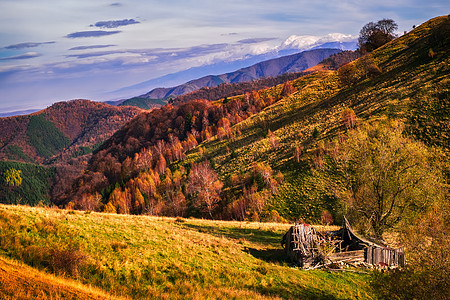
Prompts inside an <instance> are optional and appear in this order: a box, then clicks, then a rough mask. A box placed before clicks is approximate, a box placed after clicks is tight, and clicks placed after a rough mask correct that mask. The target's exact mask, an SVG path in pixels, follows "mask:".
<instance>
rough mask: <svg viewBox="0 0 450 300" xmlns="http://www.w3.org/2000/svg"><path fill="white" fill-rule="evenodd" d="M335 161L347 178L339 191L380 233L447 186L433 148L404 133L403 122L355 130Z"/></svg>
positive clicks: (351, 210)
mask: <svg viewBox="0 0 450 300" xmlns="http://www.w3.org/2000/svg"><path fill="white" fill-rule="evenodd" d="M336 161H337V165H338V169H339V170H340V173H339V174H340V175H341V179H342V183H343V185H342V186H341V187H342V189H341V190H340V192H339V193H338V196H339V197H340V198H341V199H342V200H343V202H344V204H345V205H346V207H347V209H348V213H350V214H351V216H353V218H354V220H355V221H356V220H359V221H361V223H362V224H365V225H364V227H365V229H366V230H367V231H371V232H372V233H373V234H374V235H375V236H376V237H377V238H381V236H382V234H383V232H385V231H386V230H388V229H391V228H392V227H394V226H395V225H396V224H397V223H398V222H399V221H400V220H402V219H403V218H404V217H406V216H408V215H410V214H413V213H415V212H419V211H422V210H424V209H425V208H426V207H427V206H428V205H429V204H430V203H431V202H432V201H433V200H434V199H435V198H436V197H437V195H439V193H440V188H441V186H442V185H441V184H440V179H439V178H440V173H439V171H438V170H437V169H436V168H434V167H433V164H432V156H431V154H430V153H429V151H428V150H427V149H426V147H425V146H424V145H422V144H421V143H419V142H416V141H413V140H411V139H409V138H406V137H404V136H403V124H401V123H395V124H393V125H391V126H388V125H385V124H375V125H367V126H365V127H364V128H360V129H357V130H352V131H350V132H349V134H348V138H347V140H346V141H345V143H344V144H342V145H341V149H340V151H339V155H338V157H337V160H336Z"/></svg>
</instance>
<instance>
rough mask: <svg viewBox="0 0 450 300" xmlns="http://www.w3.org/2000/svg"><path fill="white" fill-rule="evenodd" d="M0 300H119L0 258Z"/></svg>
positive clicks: (71, 281) (89, 287) (88, 287)
mask: <svg viewBox="0 0 450 300" xmlns="http://www.w3.org/2000/svg"><path fill="white" fill-rule="evenodd" d="M0 299H5V300H6V299H122V298H117V297H113V296H111V295H109V294H107V293H106V292H104V291H102V290H100V289H98V288H94V287H92V286H86V285H83V284H81V283H79V282H76V281H74V280H70V279H65V278H61V277H56V276H54V275H51V274H48V273H45V272H42V271H38V270H36V269H34V268H31V267H29V266H27V265H24V264H22V263H19V262H17V261H14V260H11V259H7V258H5V257H1V256H0Z"/></svg>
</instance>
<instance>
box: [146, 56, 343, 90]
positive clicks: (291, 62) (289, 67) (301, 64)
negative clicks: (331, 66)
mask: <svg viewBox="0 0 450 300" xmlns="http://www.w3.org/2000/svg"><path fill="white" fill-rule="evenodd" d="M341 51H342V50H339V49H316V50H311V51H304V52H301V53H298V54H293V55H289V56H283V57H280V58H275V59H271V60H267V61H264V62H260V63H257V64H255V65H252V66H250V67H247V68H242V69H239V70H237V71H235V72H230V73H226V74H221V75H209V76H204V77H202V78H199V79H195V80H191V81H189V82H186V83H184V84H181V85H178V86H175V87H171V88H156V89H153V90H152V91H150V92H148V93H146V94H144V95H141V96H139V97H142V98H151V99H162V98H166V97H168V96H179V95H183V94H186V93H189V92H192V91H195V90H198V89H200V88H202V87H215V86H218V85H219V84H221V83H239V82H244V81H251V80H254V79H257V78H260V77H269V76H278V75H281V74H283V73H287V72H300V71H303V70H306V69H308V68H310V67H312V66H315V65H316V64H318V63H319V62H321V61H322V60H324V59H325V58H327V57H329V56H330V55H333V54H335V53H338V52H341Z"/></svg>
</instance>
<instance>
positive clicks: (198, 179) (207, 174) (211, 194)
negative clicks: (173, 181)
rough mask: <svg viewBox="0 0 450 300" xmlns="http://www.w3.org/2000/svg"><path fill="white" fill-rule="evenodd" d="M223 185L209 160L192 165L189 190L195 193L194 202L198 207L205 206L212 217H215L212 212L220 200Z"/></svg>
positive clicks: (192, 193)
mask: <svg viewBox="0 0 450 300" xmlns="http://www.w3.org/2000/svg"><path fill="white" fill-rule="evenodd" d="M222 187H223V183H222V182H221V181H220V180H219V179H218V178H217V174H216V172H215V171H214V170H213V169H212V168H211V166H210V164H209V162H208V161H204V162H201V163H199V164H193V165H192V168H191V172H190V173H189V185H188V192H189V194H191V195H193V197H194V204H195V205H196V206H197V207H201V206H204V207H205V210H206V211H207V212H208V214H209V216H210V217H211V218H213V215H212V212H213V210H214V208H215V206H216V205H217V203H218V202H219V200H220V191H221V190H222Z"/></svg>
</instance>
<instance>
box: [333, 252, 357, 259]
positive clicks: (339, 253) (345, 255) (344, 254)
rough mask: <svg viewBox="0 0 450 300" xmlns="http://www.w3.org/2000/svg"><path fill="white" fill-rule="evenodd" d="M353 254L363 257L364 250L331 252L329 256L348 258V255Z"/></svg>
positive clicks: (351, 255)
mask: <svg viewBox="0 0 450 300" xmlns="http://www.w3.org/2000/svg"><path fill="white" fill-rule="evenodd" d="M353 256H357V257H364V250H355V251H347V252H337V253H333V254H331V255H330V256H329V257H330V258H332V257H333V258H336V259H338V258H348V257H353Z"/></svg>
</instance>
